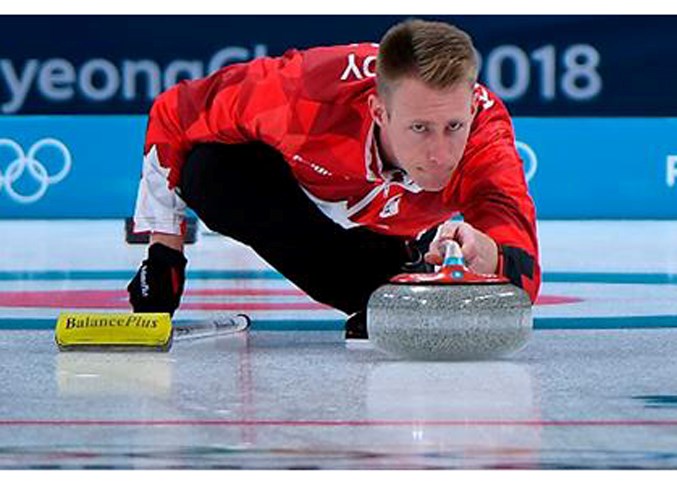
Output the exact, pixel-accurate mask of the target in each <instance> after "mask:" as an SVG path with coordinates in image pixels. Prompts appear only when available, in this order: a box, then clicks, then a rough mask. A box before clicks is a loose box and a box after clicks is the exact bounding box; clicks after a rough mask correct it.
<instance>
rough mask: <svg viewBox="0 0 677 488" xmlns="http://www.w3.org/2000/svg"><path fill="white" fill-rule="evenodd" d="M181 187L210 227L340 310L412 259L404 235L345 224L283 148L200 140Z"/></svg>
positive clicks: (363, 300) (362, 300) (354, 308)
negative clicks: (323, 207) (308, 188)
mask: <svg viewBox="0 0 677 488" xmlns="http://www.w3.org/2000/svg"><path fill="white" fill-rule="evenodd" d="M179 193H180V195H181V198H183V200H184V201H185V202H186V204H187V205H188V206H189V207H190V208H191V209H193V210H194V211H195V213H196V214H197V215H198V216H199V217H200V219H201V220H202V221H203V222H204V223H205V225H207V227H209V228H210V229H211V230H213V231H215V232H218V233H220V234H223V235H225V236H228V237H231V238H233V239H236V240H238V241H240V242H242V243H243V244H246V245H248V246H250V247H251V248H253V249H254V251H256V253H258V254H259V256H261V257H262V258H263V259H265V260H266V261H267V262H268V263H269V264H270V265H271V266H272V267H274V268H275V269H276V270H277V271H279V272H280V273H281V274H282V275H284V276H285V277H286V278H287V279H288V280H290V281H291V282H293V283H294V284H296V285H297V286H298V287H299V288H301V289H302V290H303V291H305V292H306V293H307V294H308V295H309V296H311V297H312V298H313V299H315V300H316V301H318V302H321V303H325V304H327V305H330V306H332V307H334V308H337V309H339V310H341V311H343V312H345V313H348V314H350V313H354V312H358V311H360V310H363V309H364V308H365V307H366V305H367V301H368V299H369V295H371V293H372V292H373V291H374V290H375V289H376V288H377V287H379V286H380V285H382V284H383V283H385V282H387V281H388V279H389V278H390V277H392V276H393V275H395V274H397V273H400V272H402V267H403V265H404V264H405V263H406V262H407V261H409V253H408V252H407V246H406V244H405V242H404V240H402V239H400V238H397V237H392V236H385V235H381V234H377V233H375V232H372V231H370V230H368V229H365V228H362V227H355V228H352V229H344V228H343V227H341V226H340V225H338V224H336V223H334V222H333V221H332V220H331V219H329V218H328V217H327V216H325V215H324V214H323V213H322V212H321V211H320V210H319V209H318V208H317V206H316V205H315V204H314V203H313V202H311V201H310V199H309V198H308V197H307V196H306V194H305V193H304V192H303V190H301V188H300V186H299V184H298V182H297V181H296V179H295V178H294V176H293V174H292V172H291V169H290V168H289V166H288V164H287V163H286V161H285V160H284V159H283V157H282V155H281V154H280V153H279V152H277V151H276V150H275V149H273V148H271V147H269V146H267V145H265V144H263V143H260V142H252V143H246V144H231V145H228V144H201V145H198V146H196V147H195V148H194V149H193V150H192V151H191V153H190V154H189V156H188V158H187V160H186V162H185V165H184V167H183V170H182V175H181V182H180V184H179Z"/></svg>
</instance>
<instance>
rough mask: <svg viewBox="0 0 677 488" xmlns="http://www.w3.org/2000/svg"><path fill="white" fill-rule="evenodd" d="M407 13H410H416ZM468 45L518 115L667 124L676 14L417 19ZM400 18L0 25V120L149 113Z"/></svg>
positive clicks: (378, 30) (22, 21)
mask: <svg viewBox="0 0 677 488" xmlns="http://www.w3.org/2000/svg"><path fill="white" fill-rule="evenodd" d="M414 13H415V12H414ZM422 17H423V18H428V19H442V20H445V21H449V22H452V23H455V24H456V25H458V26H459V27H461V28H463V29H465V30H467V31H468V32H469V33H470V34H471V35H472V36H473V38H474V41H475V44H476V47H477V49H478V52H479V54H480V56H481V72H480V79H481V81H482V82H483V83H485V84H487V85H488V86H489V88H491V89H492V90H494V91H495V92H496V93H497V94H498V95H499V96H501V97H502V98H503V99H504V101H506V102H507V104H508V108H509V109H510V110H511V111H512V113H513V114H514V115H518V116H564V115H566V116H610V115H613V116H675V114H677V97H675V96H674V95H673V93H672V90H671V88H670V86H671V80H675V79H677V63H674V59H675V46H677V17H675V16H650V15H646V16H632V15H627V16H626V15H623V16H612V15H599V16H585V15H576V16H571V15H567V16H547V15H545V16H544V15H526V16H525V15H515V16H510V15H502V16H467V15H461V16H436V17H435V16H422ZM404 18H405V17H404V16H382V15H373V16H360V15H351V16H326V15H324V16H293V15H292V16H233V15H231V16H218V15H212V16H152V15H151V16H0V32H2V33H3V38H4V39H6V40H7V41H6V42H3V43H2V44H0V115H1V114H6V115H11V114H104V113H106V114H145V113H147V111H148V108H149V106H150V103H151V101H152V99H153V98H154V97H155V96H156V95H157V94H158V93H160V92H161V91H163V90H164V89H166V88H168V87H169V86H171V85H173V84H174V83H176V82H177V81H179V80H181V79H184V78H195V77H201V76H204V75H206V74H208V73H209V72H212V71H214V70H216V69H218V68H219V67H221V66H223V65H228V64H231V63H237V62H242V61H247V60H250V59H252V58H253V57H257V56H264V55H270V56H278V55H281V54H282V53H283V52H284V51H286V50H287V49H289V48H293V47H295V48H301V49H302V48H308V47H312V46H316V45H330V44H346V43H353V42H358V41H369V42H376V41H378V40H379V39H380V38H381V36H382V35H383V34H384V32H385V31H386V30H387V29H388V27H390V26H391V25H393V24H394V23H396V22H398V21H401V20H403V19H404Z"/></svg>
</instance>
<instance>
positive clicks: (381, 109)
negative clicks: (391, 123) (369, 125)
mask: <svg viewBox="0 0 677 488" xmlns="http://www.w3.org/2000/svg"><path fill="white" fill-rule="evenodd" d="M367 104H368V105H369V114H370V115H371V118H372V119H373V120H374V122H376V125H378V126H379V127H383V125H384V124H385V122H386V107H385V103H384V102H383V101H382V100H381V99H380V98H379V96H378V95H376V94H371V95H369V98H368V99H367Z"/></svg>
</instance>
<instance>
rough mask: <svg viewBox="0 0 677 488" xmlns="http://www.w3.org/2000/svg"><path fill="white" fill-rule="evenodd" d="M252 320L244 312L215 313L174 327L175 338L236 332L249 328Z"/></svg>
mask: <svg viewBox="0 0 677 488" xmlns="http://www.w3.org/2000/svg"><path fill="white" fill-rule="evenodd" d="M251 322H252V321H251V319H250V318H249V316H248V315H245V314H243V313H238V314H235V315H228V314H215V315H213V316H211V317H209V318H208V319H206V320H202V321H199V322H192V323H189V324H185V325H183V324H182V325H176V326H175V327H174V339H175V340H176V339H180V340H187V339H200V338H203V337H216V336H221V335H228V334H234V333H236V332H242V331H244V330H247V329H248V328H249V326H250V325H251Z"/></svg>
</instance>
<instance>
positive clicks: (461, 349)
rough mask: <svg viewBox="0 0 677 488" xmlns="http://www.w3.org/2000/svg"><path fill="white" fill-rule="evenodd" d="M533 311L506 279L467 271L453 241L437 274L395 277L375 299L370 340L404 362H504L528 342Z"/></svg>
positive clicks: (371, 306)
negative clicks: (409, 360) (497, 358)
mask: <svg viewBox="0 0 677 488" xmlns="http://www.w3.org/2000/svg"><path fill="white" fill-rule="evenodd" d="M531 307H532V304H531V300H530V299H529V295H528V294H527V293H526V292H525V291H524V290H522V289H521V288H518V287H517V286H515V285H513V284H511V283H510V282H509V281H508V280H507V279H505V278H502V277H498V276H495V275H478V274H475V273H473V272H472V271H470V270H469V269H468V268H466V267H465V266H464V263H463V256H462V253H461V250H460V247H459V246H458V244H457V243H456V242H454V241H449V244H448V245H447V246H446V253H445V259H444V262H443V264H442V267H441V269H440V270H439V272H437V273H412V274H401V275H397V276H395V277H394V278H393V279H392V280H391V282H390V283H388V284H386V285H384V286H381V287H380V288H378V289H377V290H376V291H375V292H374V293H373V294H372V295H371V297H370V299H369V303H368V305H367V327H368V331H369V340H370V341H371V342H372V344H373V345H374V346H376V347H377V348H378V349H381V350H383V351H385V352H386V353H389V354H391V355H395V356H398V357H401V358H405V359H417V360H428V361H431V360H433V361H434V360H447V361H464V360H465V361H468V360H480V359H490V358H496V357H502V356H505V355H508V354H510V353H512V352H515V351H517V350H518V349H520V348H522V347H523V346H524V345H525V344H526V343H527V341H528V340H529V338H530V336H531V331H532V329H533V325H532V314H531Z"/></svg>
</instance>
